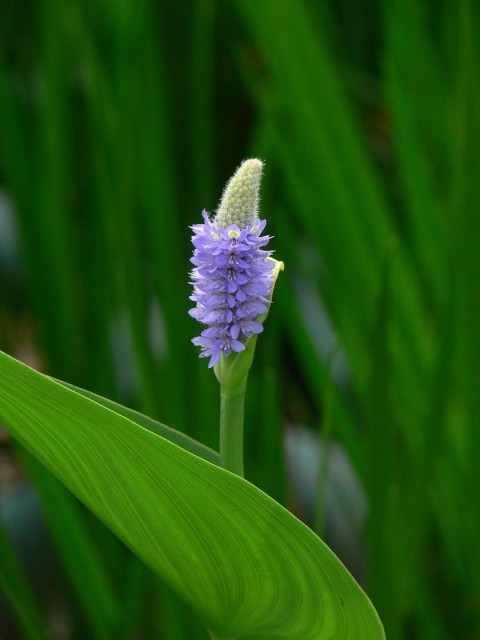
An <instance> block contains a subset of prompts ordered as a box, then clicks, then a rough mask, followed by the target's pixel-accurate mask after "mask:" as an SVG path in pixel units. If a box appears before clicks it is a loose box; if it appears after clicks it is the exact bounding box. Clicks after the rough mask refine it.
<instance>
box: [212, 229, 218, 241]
mask: <svg viewBox="0 0 480 640" xmlns="http://www.w3.org/2000/svg"><path fill="white" fill-rule="evenodd" d="M210 233H211V235H212V238H213V239H214V240H218V233H215V231H211V232H210Z"/></svg>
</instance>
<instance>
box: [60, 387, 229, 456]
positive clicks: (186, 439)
mask: <svg viewBox="0 0 480 640" xmlns="http://www.w3.org/2000/svg"><path fill="white" fill-rule="evenodd" d="M56 382H59V383H60V384H62V385H63V386H64V387H67V388H68V389H72V390H73V391H76V392H77V393H80V394H81V395H82V396H85V397H86V398H90V400H94V401H95V402H98V403H99V404H101V405H103V406H104V407H107V409H111V410H112V411H115V412H116V413H119V414H120V415H122V416H124V417H125V418H128V419H129V420H131V421H132V422H135V423H136V424H138V425H140V426H141V427H143V428H144V429H147V430H148V431H153V433H156V434H157V435H159V436H162V438H166V440H170V442H173V443H174V444H178V446H179V447H182V449H186V451H190V453H194V454H195V455H197V456H200V457H201V458H203V459H204V460H208V462H212V463H213V464H220V456H219V454H218V451H214V450H213V449H210V447H206V446H205V445H204V444H202V443H201V442H198V441H197V440H195V439H194V438H191V437H190V436H187V434H186V433H183V432H182V431H178V430H177V429H173V428H172V427H168V426H167V425H166V424H162V423H161V422H158V420H154V419H153V418H150V417H149V416H146V415H145V414H144V413H140V412H139V411H135V409H130V408H129V407H124V406H123V405H121V404H118V402H114V401H113V400H109V399H108V398H103V397H102V396H99V395H97V394H96V393H93V392H92V391H87V390H86V389H80V388H79V387H75V386H74V385H73V384H68V382H62V381H61V380H57V381H56Z"/></svg>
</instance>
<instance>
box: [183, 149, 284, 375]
mask: <svg viewBox="0 0 480 640" xmlns="http://www.w3.org/2000/svg"><path fill="white" fill-rule="evenodd" d="M247 162H248V161H247ZM203 219H204V223H203V224H195V225H193V227H192V229H193V232H194V235H193V237H192V242H193V245H194V247H195V250H194V253H193V257H192V258H191V262H192V263H193V265H194V268H193V270H192V272H191V278H192V279H191V284H192V285H193V294H192V295H191V296H190V298H191V300H193V301H194V302H196V307H195V308H194V309H191V310H190V311H189V313H190V315H191V316H192V317H194V318H196V319H197V320H199V321H200V322H202V323H203V324H204V325H206V328H205V329H204V330H203V331H202V333H201V334H200V336H199V337H197V338H194V339H193V340H192V342H193V344H195V345H197V346H199V347H201V349H202V350H201V352H200V357H201V358H210V361H209V363H208V366H209V367H213V366H215V365H216V364H217V362H218V361H219V359H220V356H221V354H222V353H223V355H224V356H228V355H230V353H232V352H240V351H244V350H245V342H246V340H248V338H250V337H251V336H253V335H255V334H258V333H261V332H262V331H263V326H262V324H261V323H260V322H258V321H257V320H256V318H257V317H258V316H259V315H261V314H263V313H265V312H266V311H267V308H268V305H269V304H270V295H271V288H272V286H273V283H274V273H273V269H274V266H275V263H274V261H272V260H268V259H267V258H269V257H270V255H271V254H272V251H265V250H264V249H262V248H261V247H264V246H265V245H266V244H267V243H268V241H269V240H270V237H269V236H261V235H260V234H261V232H262V231H263V229H264V228H265V224H266V223H265V221H264V220H259V219H258V218H255V219H254V220H253V223H252V224H246V225H245V226H242V227H240V226H238V225H237V224H230V225H228V226H226V227H222V226H219V224H218V223H215V221H213V222H211V221H210V220H209V218H208V215H207V213H206V211H203Z"/></svg>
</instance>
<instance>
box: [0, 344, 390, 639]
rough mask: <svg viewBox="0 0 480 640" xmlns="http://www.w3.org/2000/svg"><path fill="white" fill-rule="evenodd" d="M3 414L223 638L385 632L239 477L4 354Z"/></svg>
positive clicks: (331, 567) (0, 360) (318, 548)
mask: <svg viewBox="0 0 480 640" xmlns="http://www.w3.org/2000/svg"><path fill="white" fill-rule="evenodd" d="M0 421H2V422H3V424H4V425H5V427H6V428H7V429H8V430H9V431H10V433H11V434H12V435H13V436H14V437H15V438H17V439H18V440H19V441H21V442H22V443H23V444H24V445H25V446H26V447H27V448H29V449H30V450H31V451H32V452H33V453H35V455H36V456H37V457H38V458H40V459H41V460H42V461H43V462H44V463H45V464H46V465H47V466H48V467H49V468H50V469H51V470H52V471H53V473H54V474H55V475H57V476H58V478H60V479H61V480H62V482H64V483H65V484H66V485H67V486H68V487H69V488H70V489H71V490H72V491H73V492H74V493H75V494H76V495H77V496H78V497H79V498H80V499H81V500H83V502H85V504H86V505H87V506H88V507H89V508H90V509H91V510H92V511H93V512H95V513H96V514H97V515H98V516H99V517H100V518H101V519H102V520H103V521H104V522H105V523H106V524H107V525H108V526H109V527H111V529H112V530H113V531H114V532H115V533H116V534H117V535H118V536H119V537H120V538H121V539H122V540H124V541H125V542H126V543H127V544H128V545H129V546H130V547H131V548H132V549H133V550H134V551H135V552H136V553H137V554H138V555H139V556H140V557H141V558H142V559H143V560H144V561H145V562H146V563H147V564H148V565H149V566H150V567H152V569H154V570H155V571H156V572H157V573H158V574H159V575H160V576H161V577H162V578H164V580H165V581H166V582H168V583H169V584H170V585H171V586H172V587H173V588H174V589H176V590H177V592H178V593H179V594H180V595H181V596H182V597H183V598H184V599H185V600H186V601H187V602H189V603H190V605H191V606H192V607H193V608H194V609H196V610H197V611H198V613H199V614H200V615H201V616H202V617H203V619H204V620H205V623H206V624H207V625H208V626H209V627H210V628H212V629H214V631H215V633H216V634H217V635H219V636H220V637H229V638H231V637H235V638H245V639H247V638H248V639H249V640H255V639H257V640H260V639H263V638H265V639H266V638H270V639H271V638H279V639H280V638H295V639H296V640H301V639H305V640H307V639H312V640H313V639H320V638H331V639H333V638H336V639H337V638H338V639H339V640H340V639H350V638H351V639H352V640H353V639H355V640H361V639H362V638H365V639H368V640H375V639H377V638H383V637H384V634H383V629H382V626H381V623H380V621H379V619H378V617H377V615H376V613H375V610H374V609H373V607H372V605H371V604H370V602H369V600H368V598H367V597H366V596H365V594H364V593H363V591H362V590H361V589H360V587H359V586H358V585H357V583H356V582H355V581H354V580H353V578H352V577H351V576H350V575H349V573H348V572H347V570H346V569H345V568H344V567H343V565H342V564H341V563H340V562H339V560H338V559H337V558H336V557H335V556H334V554H333V553H332V552H331V551H330V550H329V549H328V547H326V546H325V544H324V543H323V542H322V541H321V540H320V539H319V538H318V537H317V536H316V535H315V534H314V533H313V532H312V531H311V530H310V529H308V528H307V527H306V526H305V525H303V524H302V523H301V522H300V521H299V520H297V519H296V518H295V517H294V516H293V515H292V514H290V513H289V512H288V511H286V510H285V509H283V508H282V507H281V506H280V505H279V504H277V503H276V502H275V501H274V500H272V499H271V498H269V497H268V496H267V495H265V494H264V493H262V492H261V491H260V490H259V489H257V488H256V487H254V486H253V485H251V484H249V483H248V482H247V481H245V480H243V479H241V478H239V477H237V476H235V475H233V474H231V473H229V472H227V471H225V470H223V469H221V468H219V467H217V466H215V465H213V464H210V463H209V462H206V461H204V460H202V459H201V458H199V457H197V456H195V455H193V454H191V453H188V452H187V451H185V450H183V449H181V448H180V447H178V446H177V445H175V444H173V443H171V442H169V441H167V440H165V439H164V438H162V437H160V436H158V435H156V434H154V433H152V432H151V431H147V430H146V429H143V428H142V427H140V426H139V425H137V424H135V423H134V422H132V421H130V420H129V419H127V418H125V417H124V416H121V415H119V414H117V413H115V412H114V411H111V410H110V409H108V408H106V407H104V406H101V405H100V404H98V403H96V402H94V401H92V400H90V399H88V398H86V397H84V396H82V395H80V394H78V393H76V392H74V391H72V390H69V389H67V388H66V387H64V386H62V385H60V384H58V383H57V382H55V381H53V380H51V379H49V378H47V377H46V376H43V375H41V374H39V373H37V372H35V371H33V370H32V369H29V368H28V367H26V366H25V365H22V364H21V363H19V362H17V361H15V360H13V359H12V358H10V357H9V356H7V355H5V354H3V353H0Z"/></svg>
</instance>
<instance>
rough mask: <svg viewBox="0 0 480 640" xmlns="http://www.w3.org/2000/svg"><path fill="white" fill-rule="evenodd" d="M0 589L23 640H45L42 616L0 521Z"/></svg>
mask: <svg viewBox="0 0 480 640" xmlns="http://www.w3.org/2000/svg"><path fill="white" fill-rule="evenodd" d="M0 588H1V590H2V591H3V592H4V594H5V595H6V596H7V598H8V600H9V602H10V604H11V606H12V609H13V611H14V612H15V615H16V618H17V620H18V624H19V627H20V628H21V630H22V637H23V638H25V640H47V634H46V632H45V629H44V626H43V623H42V616H41V614H40V611H39V609H38V605H37V602H36V599H35V596H34V595H33V593H32V591H31V588H30V585H29V584H28V581H27V578H26V576H25V574H24V572H23V570H22V567H21V566H20V564H19V562H18V560H17V557H16V556H15V552H14V551H13V549H12V547H11V545H10V541H9V540H8V538H7V536H6V533H5V531H4V530H3V525H2V523H1V521H0Z"/></svg>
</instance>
